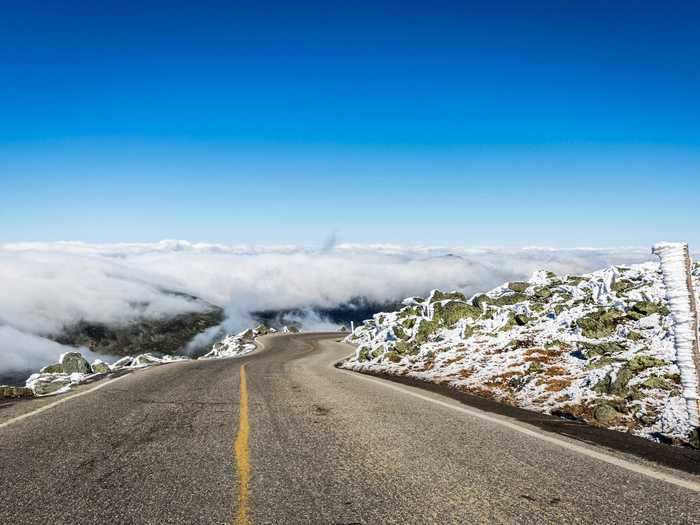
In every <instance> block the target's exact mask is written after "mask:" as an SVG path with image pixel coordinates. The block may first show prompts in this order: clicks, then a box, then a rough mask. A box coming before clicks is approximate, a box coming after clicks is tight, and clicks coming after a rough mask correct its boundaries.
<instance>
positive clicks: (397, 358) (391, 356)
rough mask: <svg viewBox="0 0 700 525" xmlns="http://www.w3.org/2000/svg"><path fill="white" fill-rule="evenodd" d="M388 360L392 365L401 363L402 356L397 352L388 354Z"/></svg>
mask: <svg viewBox="0 0 700 525" xmlns="http://www.w3.org/2000/svg"><path fill="white" fill-rule="evenodd" d="M386 358H387V359H388V360H389V361H391V362H392V363H398V362H399V361H401V356H400V355H399V354H398V353H396V352H387V353H386Z"/></svg>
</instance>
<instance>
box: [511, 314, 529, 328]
mask: <svg viewBox="0 0 700 525" xmlns="http://www.w3.org/2000/svg"><path fill="white" fill-rule="evenodd" d="M532 319H533V318H532V317H528V316H527V315H524V314H516V315H515V317H514V320H515V324H516V325H518V326H525V325H526V324H527V323H529V322H530V321H532Z"/></svg>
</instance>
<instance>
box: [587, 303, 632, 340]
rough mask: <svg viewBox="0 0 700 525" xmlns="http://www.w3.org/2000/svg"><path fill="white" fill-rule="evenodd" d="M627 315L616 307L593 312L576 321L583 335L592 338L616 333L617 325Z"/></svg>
mask: <svg viewBox="0 0 700 525" xmlns="http://www.w3.org/2000/svg"><path fill="white" fill-rule="evenodd" d="M625 319H626V315H625V314H624V313H622V312H620V311H619V310H616V309H614V308H611V309H600V310H597V311H595V312H591V313H589V314H588V315H585V316H583V317H581V318H580V319H578V320H577V321H576V324H577V325H578V326H579V327H580V328H581V330H582V332H583V335H584V336H585V337H589V338H591V339H600V338H603V337H609V336H611V335H612V334H614V333H615V330H616V328H617V325H619V324H621V323H623V322H624V321H625Z"/></svg>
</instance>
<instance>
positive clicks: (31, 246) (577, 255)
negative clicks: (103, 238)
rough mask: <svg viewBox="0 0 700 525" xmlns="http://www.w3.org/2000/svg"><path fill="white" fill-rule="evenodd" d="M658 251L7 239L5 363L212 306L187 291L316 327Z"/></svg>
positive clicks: (241, 319) (2, 256)
mask: <svg viewBox="0 0 700 525" xmlns="http://www.w3.org/2000/svg"><path fill="white" fill-rule="evenodd" d="M651 259H652V256H651V255H650V252H649V250H648V249H646V248H616V249H593V248H579V249H551V248H537V247H533V248H519V249H511V248H480V249H475V248H462V247H430V246H399V245H387V244H381V245H355V244H336V243H335V242H334V241H333V240H329V242H327V243H325V245H324V246H322V247H321V248H320V249H308V248H303V247H298V246H242V245H239V246H228V245H218V244H194V243H189V242H185V241H161V242H158V243H152V244H87V243H80V242H54V243H14V244H4V245H2V244H0V276H1V278H2V280H1V282H2V289H1V293H0V372H7V371H12V370H27V369H30V368H36V367H37V366H41V365H44V364H47V363H49V362H52V361H54V360H55V359H56V357H57V356H58V354H59V353H60V352H62V351H66V348H65V347H61V345H58V344H56V343H54V342H52V341H50V340H49V339H47V338H46V336H48V335H50V334H55V333H57V332H60V331H61V329H62V328H63V327H64V326H69V325H71V324H73V323H76V322H78V321H80V320H86V321H90V322H102V323H125V322H128V321H129V320H132V319H135V318H138V317H140V316H146V317H158V316H169V315H173V314H178V313H185V312H192V311H197V310H200V309H202V303H201V302H200V301H195V300H192V299H191V298H189V297H188V296H187V295H184V294H190V295H192V296H196V297H199V298H201V299H203V300H204V301H207V302H209V303H211V304H215V305H218V306H221V307H224V308H225V310H226V314H227V321H226V329H228V330H231V331H234V330H239V329H242V328H244V327H246V326H247V325H249V324H250V323H251V322H252V319H251V317H250V313H251V312H254V311H261V310H291V309H298V310H300V311H303V312H306V313H305V314H302V315H300V316H299V318H298V319H297V320H298V321H301V322H302V323H303V324H304V325H305V326H304V327H305V328H307V329H328V328H330V327H331V325H329V323H328V321H327V320H325V319H323V318H321V317H319V316H318V315H317V314H316V313H315V311H314V310H313V309H314V308H333V307H336V306H339V305H343V304H346V303H348V302H349V301H351V300H352V299H354V298H358V297H364V298H366V299H367V300H368V301H372V302H376V303H385V302H392V301H396V300H400V299H402V298H404V297H407V296H410V295H424V294H426V293H427V292H428V291H429V290H431V289H433V288H440V289H450V290H452V289H458V290H461V291H464V292H465V293H466V294H468V295H469V294H472V293H476V292H478V291H483V290H487V289H489V288H492V287H494V286H497V285H498V284H501V283H502V282H504V281H507V280H513V279H523V278H527V277H528V276H529V275H530V274H531V273H532V272H533V271H535V270H538V269H547V270H551V271H554V272H557V273H584V272H588V271H593V270H596V269H599V268H602V267H605V266H608V265H610V264H631V263H636V262H642V261H647V260H651ZM172 292H181V293H182V294H183V295H177V294H173V293H172ZM212 333H213V332H212ZM204 337H206V336H204Z"/></svg>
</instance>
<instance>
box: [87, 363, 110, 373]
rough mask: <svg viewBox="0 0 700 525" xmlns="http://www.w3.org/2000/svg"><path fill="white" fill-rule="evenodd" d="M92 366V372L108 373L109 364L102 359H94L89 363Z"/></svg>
mask: <svg viewBox="0 0 700 525" xmlns="http://www.w3.org/2000/svg"><path fill="white" fill-rule="evenodd" d="M90 367H91V368H92V373H93V374H108V373H109V372H110V370H111V369H110V368H109V365H108V364H107V363H105V362H103V361H100V360H99V359H96V360H95V362H94V363H92V365H90Z"/></svg>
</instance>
